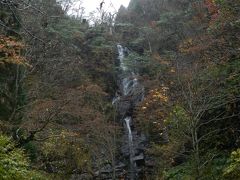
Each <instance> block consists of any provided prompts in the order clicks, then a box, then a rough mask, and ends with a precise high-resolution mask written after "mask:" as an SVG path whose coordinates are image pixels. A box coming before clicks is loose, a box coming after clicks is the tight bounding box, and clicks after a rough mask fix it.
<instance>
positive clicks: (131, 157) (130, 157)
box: [124, 117, 136, 178]
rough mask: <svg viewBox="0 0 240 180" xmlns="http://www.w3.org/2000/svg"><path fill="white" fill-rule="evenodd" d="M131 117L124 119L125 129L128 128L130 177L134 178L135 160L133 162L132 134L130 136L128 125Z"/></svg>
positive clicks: (130, 131)
mask: <svg viewBox="0 0 240 180" xmlns="http://www.w3.org/2000/svg"><path fill="white" fill-rule="evenodd" d="M131 119H132V118H131V117H126V118H125V119H124V121H125V123H126V126H127V129H128V145H129V160H130V170H131V177H132V178H134V173H135V167H136V165H135V162H134V156H135V153H134V146H133V136H132V130H131V126H130V122H131Z"/></svg>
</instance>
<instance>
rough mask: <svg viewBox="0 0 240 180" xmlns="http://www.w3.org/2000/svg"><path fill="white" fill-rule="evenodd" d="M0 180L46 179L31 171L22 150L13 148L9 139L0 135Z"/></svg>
mask: <svg viewBox="0 0 240 180" xmlns="http://www.w3.org/2000/svg"><path fill="white" fill-rule="evenodd" d="M0 179H5V180H15V179H16V180H19V179H23V180H24V179H36V180H37V179H39V180H40V179H46V177H43V176H42V175H41V174H40V173H38V172H36V171H32V170H31V169H30V167H29V160H28V158H27V157H26V156H25V154H24V152H23V150H21V149H17V148H14V144H13V143H12V142H11V140H10V138H8V137H6V136H3V135H0Z"/></svg>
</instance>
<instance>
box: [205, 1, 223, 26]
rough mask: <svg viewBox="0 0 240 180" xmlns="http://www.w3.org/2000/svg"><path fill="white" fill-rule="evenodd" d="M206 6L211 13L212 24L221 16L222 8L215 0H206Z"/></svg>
mask: <svg viewBox="0 0 240 180" xmlns="http://www.w3.org/2000/svg"><path fill="white" fill-rule="evenodd" d="M204 4H205V6H206V7H207V9H208V12H209V15H210V24H212V23H214V22H215V21H216V20H217V18H218V17H219V14H220V10H219V8H218V6H217V5H216V3H215V2H214V0H205V2H204Z"/></svg>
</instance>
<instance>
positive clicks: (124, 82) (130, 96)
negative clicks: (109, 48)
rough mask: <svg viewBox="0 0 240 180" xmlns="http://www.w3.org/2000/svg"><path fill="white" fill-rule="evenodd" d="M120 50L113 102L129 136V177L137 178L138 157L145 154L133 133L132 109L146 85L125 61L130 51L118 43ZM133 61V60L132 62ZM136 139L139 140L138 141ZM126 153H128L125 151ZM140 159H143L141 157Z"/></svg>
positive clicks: (141, 98) (142, 94) (140, 99)
mask: <svg viewBox="0 0 240 180" xmlns="http://www.w3.org/2000/svg"><path fill="white" fill-rule="evenodd" d="M117 50H118V60H119V66H120V70H119V72H118V79H119V81H120V83H119V91H118V92H116V95H115V97H114V98H113V101H112V104H113V105H116V107H117V109H118V112H119V114H120V115H121V116H122V119H123V120H124V121H123V124H124V127H125V135H126V137H127V139H126V140H127V144H125V145H124V146H126V145H127V147H128V148H127V149H128V153H127V154H128V158H129V162H130V164H129V170H128V173H129V178H130V179H136V178H137V165H136V159H138V160H139V157H143V154H137V151H136V147H137V146H139V139H140V138H139V137H138V135H137V132H136V131H135V132H134V133H133V130H132V126H133V120H132V117H131V114H132V112H131V109H133V108H134V106H135V105H136V104H137V103H139V102H140V101H142V100H143V98H144V87H143V86H142V85H141V84H140V83H139V81H138V78H137V77H138V75H137V74H136V72H134V71H133V70H131V68H128V67H127V65H126V64H125V63H124V60H125V57H126V55H127V54H128V53H130V52H129V50H128V49H127V48H124V47H122V46H121V45H120V44H118V45H117ZM130 63H131V62H130ZM136 139H138V141H137V142H136ZM125 154H126V153H125ZM140 160H143V158H142V159H140Z"/></svg>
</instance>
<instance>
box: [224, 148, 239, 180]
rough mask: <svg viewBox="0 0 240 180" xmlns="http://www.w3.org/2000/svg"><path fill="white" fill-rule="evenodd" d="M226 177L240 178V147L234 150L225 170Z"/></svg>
mask: <svg viewBox="0 0 240 180" xmlns="http://www.w3.org/2000/svg"><path fill="white" fill-rule="evenodd" d="M223 176H224V177H225V178H226V179H239V178H240V149H237V150H236V151H233V152H232V153H231V157H230V164H229V165H228V166H227V167H226V168H225V169H224V170H223Z"/></svg>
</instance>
